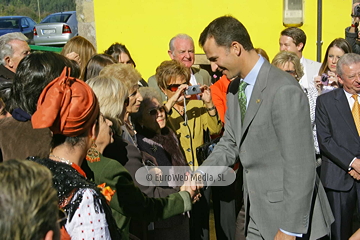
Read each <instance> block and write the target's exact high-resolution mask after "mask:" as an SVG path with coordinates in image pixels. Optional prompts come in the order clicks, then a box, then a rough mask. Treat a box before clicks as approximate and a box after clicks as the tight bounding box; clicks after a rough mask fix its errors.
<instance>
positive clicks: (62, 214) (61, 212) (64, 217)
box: [57, 208, 68, 226]
mask: <svg viewBox="0 0 360 240" xmlns="http://www.w3.org/2000/svg"><path fill="white" fill-rule="evenodd" d="M67 218H68V215H67V214H66V212H65V211H64V210H63V209H61V208H59V219H58V220H57V222H58V223H59V224H60V226H62V225H64V224H65V223H66V220H67Z"/></svg>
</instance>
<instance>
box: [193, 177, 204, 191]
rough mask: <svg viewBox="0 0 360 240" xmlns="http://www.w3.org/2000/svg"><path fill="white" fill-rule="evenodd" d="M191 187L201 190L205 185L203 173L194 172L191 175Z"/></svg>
mask: <svg viewBox="0 0 360 240" xmlns="http://www.w3.org/2000/svg"><path fill="white" fill-rule="evenodd" d="M190 186H191V189H192V190H193V191H199V190H200V189H201V188H203V187H204V183H203V181H202V174H201V173H194V174H193V175H192V176H191V183H190Z"/></svg>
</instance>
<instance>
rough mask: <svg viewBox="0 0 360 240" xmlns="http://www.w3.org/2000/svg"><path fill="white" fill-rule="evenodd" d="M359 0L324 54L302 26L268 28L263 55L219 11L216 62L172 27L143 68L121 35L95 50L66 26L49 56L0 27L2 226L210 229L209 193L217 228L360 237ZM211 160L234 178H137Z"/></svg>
mask: <svg viewBox="0 0 360 240" xmlns="http://www.w3.org/2000/svg"><path fill="white" fill-rule="evenodd" d="M357 6H359V8H360V3H357V4H355V5H354V6H353V9H354V10H353V23H352V25H351V27H349V28H347V29H346V30H345V38H340V36H336V38H335V39H334V40H333V41H332V42H331V43H330V44H329V45H328V47H327V50H326V53H325V55H324V59H323V62H322V63H319V62H315V61H312V60H310V59H307V58H305V57H304V56H303V50H304V47H305V44H306V34H305V32H304V31H303V30H301V29H300V28H297V27H289V28H286V29H284V30H283V31H282V32H281V33H280V34H279V52H278V54H276V56H275V57H274V58H273V59H271V61H270V59H269V57H268V55H267V54H266V51H265V50H264V49H261V48H254V46H253V44H252V41H251V39H250V36H249V34H248V32H247V29H246V28H245V26H244V25H243V24H242V23H241V22H240V21H239V20H237V19H235V18H233V17H231V16H223V17H219V18H216V19H215V20H213V21H212V22H211V23H210V24H209V25H208V26H207V27H206V28H205V29H204V30H203V31H202V33H201V34H200V38H199V44H200V46H201V47H202V48H203V50H204V52H205V54H206V57H207V58H208V60H209V61H210V66H211V70H212V72H208V71H207V70H204V69H201V68H197V67H195V66H193V65H194V60H195V47H194V46H195V44H194V40H193V39H192V38H191V37H190V36H189V35H187V34H178V35H176V36H174V37H173V38H172V39H171V40H170V41H169V50H168V54H169V57H170V60H165V61H163V62H161V63H159V65H158V67H157V68H156V70H154V72H155V75H154V76H151V77H150V78H149V79H148V80H147V81H145V80H144V79H143V78H142V76H141V74H140V73H139V72H138V70H136V68H135V67H136V64H135V61H134V60H133V58H132V57H131V54H130V52H129V50H128V49H127V48H126V47H125V45H123V44H120V43H114V44H112V45H111V46H110V47H109V48H108V49H107V50H106V51H105V52H104V53H97V51H96V49H95V47H94V46H93V45H92V44H91V43H90V42H89V41H88V40H87V39H85V38H84V37H81V36H76V37H74V38H72V39H70V40H69V42H68V43H67V44H66V45H65V46H64V47H63V50H62V52H61V53H60V54H58V53H53V52H41V51H37V52H31V51H30V48H29V45H28V44H27V38H26V37H25V36H24V35H23V34H21V33H9V34H5V35H3V36H1V37H0V110H1V111H0V161H1V162H2V163H0V179H1V182H2V185H1V186H0V210H1V211H0V212H1V213H0V236H1V239H34V240H35V239H46V240H50V239H55V240H58V239H135V240H136V239H144V240H153V239H174V240H175V239H182V240H183V239H191V240H209V239H210V233H209V214H210V205H212V206H213V209H214V219H215V230H216V239H219V240H223V239H224V240H234V239H236V240H243V239H296V238H299V239H330V238H331V239H335V240H343V239H349V238H351V239H352V240H357V239H360V231H358V232H357V231H356V230H357V229H355V228H354V226H355V225H356V224H354V221H355V220H356V219H357V216H358V215H359V213H358V214H354V213H355V212H358V211H359V212H360V210H359V209H360V153H359V149H360V148H359V144H360V139H359V135H360V105H359V101H360V100H359V99H358V95H359V94H360V55H359V54H358V48H360V47H359V46H358V45H357V44H358V43H357V42H354V41H350V40H349V37H354V36H355V37H357V30H356V28H357V27H358V26H356V25H358V24H356V23H357V22H358V21H359V17H360V16H357V15H356V9H357ZM213 74H217V75H219V77H218V78H216V79H214V78H213V77H211V75H213ZM191 91H194V92H193V93H192V92H191ZM217 137H221V138H220V140H219V142H218V143H217V144H216V147H215V148H214V150H213V151H212V153H211V154H210V155H209V156H208V158H207V159H206V160H205V161H202V160H203V159H201V158H199V155H198V152H197V151H199V149H201V147H202V146H203V145H204V144H205V143H207V142H208V141H210V140H211V139H212V138H217ZM218 166H227V167H230V168H232V169H233V170H235V171H236V180H235V181H234V182H233V183H232V184H227V185H226V186H211V185H209V186H204V182H199V181H193V179H192V178H188V179H187V180H185V181H183V182H181V184H174V183H173V182H166V183H161V184H148V185H144V184H143V183H142V182H141V180H140V179H139V178H138V173H139V171H142V170H143V169H145V171H146V173H150V174H156V175H169V174H170V173H172V174H175V175H176V174H178V175H180V174H182V172H180V170H179V169H186V171H187V174H193V175H195V176H198V177H200V179H202V178H201V177H204V176H206V175H207V174H213V172H211V173H210V172H209V169H210V168H209V167H218ZM163 167H165V168H163ZM218 169H219V171H220V169H221V168H218ZM219 173H221V172H219Z"/></svg>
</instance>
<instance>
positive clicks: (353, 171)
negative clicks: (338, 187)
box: [349, 169, 360, 180]
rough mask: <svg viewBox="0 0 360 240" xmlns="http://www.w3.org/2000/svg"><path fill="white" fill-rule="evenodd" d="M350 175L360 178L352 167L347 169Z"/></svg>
mask: <svg viewBox="0 0 360 240" xmlns="http://www.w3.org/2000/svg"><path fill="white" fill-rule="evenodd" d="M349 174H350V176H352V177H353V178H354V179H356V180H360V174H359V173H358V172H356V171H355V170H354V169H351V170H350V171H349Z"/></svg>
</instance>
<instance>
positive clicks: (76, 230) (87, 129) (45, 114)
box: [30, 68, 120, 239]
mask: <svg viewBox="0 0 360 240" xmlns="http://www.w3.org/2000/svg"><path fill="white" fill-rule="evenodd" d="M69 71H70V69H68V68H65V69H64V71H63V72H62V74H61V76H60V77H58V78H56V79H55V80H53V81H52V82H51V83H50V84H49V85H47V87H46V88H45V89H44V90H43V92H42V93H41V95H40V97H39V100H38V103H37V110H36V112H35V113H34V114H33V116H32V119H31V122H32V125H33V128H35V129H37V128H50V130H51V131H52V132H53V138H52V143H51V145H52V149H51V153H50V155H49V158H45V159H40V158H36V157H31V158H30V160H32V161H35V162H37V163H40V164H42V165H45V166H46V167H48V168H49V169H50V170H51V171H52V173H53V181H54V187H55V188H56V189H57V191H58V197H59V207H60V208H62V209H63V210H64V211H65V212H66V213H67V215H68V217H67V219H66V222H65V223H64V225H63V226H62V239H69V238H70V239H119V238H120V237H119V231H118V229H117V227H116V224H115V222H114V220H113V218H112V215H111V209H110V207H109V206H108V204H107V202H106V199H105V197H104V196H103V195H102V193H101V192H100V191H99V189H98V188H97V186H96V185H95V184H94V183H92V182H90V181H89V180H87V178H86V175H85V173H84V171H83V170H82V169H81V168H80V167H79V166H81V164H82V162H83V160H84V159H85V157H87V158H91V160H92V161H96V160H97V159H98V158H99V155H98V152H97V151H95V148H96V144H95V139H96V137H97V135H98V132H99V129H100V128H102V127H103V126H100V125H101V124H107V125H108V127H109V126H110V125H111V124H109V123H108V121H106V120H105V119H104V118H103V116H102V115H100V110H99V104H98V101H97V99H96V97H95V95H94V93H93V91H92V90H91V88H90V87H89V86H88V85H87V84H86V83H84V82H83V81H81V80H78V79H76V78H72V77H70V76H69ZM65 236H67V238H65Z"/></svg>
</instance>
